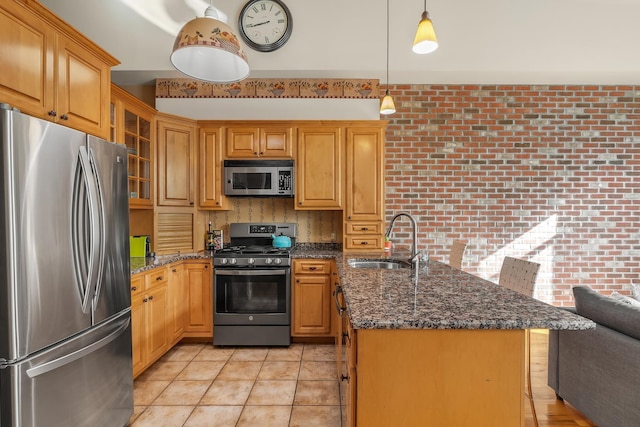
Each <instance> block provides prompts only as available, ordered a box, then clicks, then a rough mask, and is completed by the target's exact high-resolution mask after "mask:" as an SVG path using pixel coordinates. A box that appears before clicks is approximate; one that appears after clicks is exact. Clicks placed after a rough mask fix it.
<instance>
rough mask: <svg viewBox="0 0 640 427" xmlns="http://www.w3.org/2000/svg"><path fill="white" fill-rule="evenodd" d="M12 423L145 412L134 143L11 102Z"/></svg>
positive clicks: (6, 216)
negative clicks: (133, 239)
mask: <svg viewBox="0 0 640 427" xmlns="http://www.w3.org/2000/svg"><path fill="white" fill-rule="evenodd" d="M0 140H1V142H2V147H1V150H0V167H1V168H2V169H1V171H0V202H1V205H0V424H1V426H2V427H7V426H21V427H26V426H47V427H53V426H65V427H70V426H74V427H75V426H91V427H95V426H110V427H111V426H124V425H126V424H127V423H128V420H129V417H130V415H131V414H132V413H133V379H132V370H131V309H130V306H131V296H130V290H129V284H130V270H129V216H128V207H129V205H128V203H129V202H128V190H127V186H128V177H127V151H126V148H125V147H124V146H119V145H116V144H113V143H110V142H107V141H103V140H101V139H98V138H95V137H93V136H90V135H87V134H85V133H82V132H79V131H76V130H73V129H70V128H66V127H64V126H60V125H57V124H54V123H50V122H47V121H44V120H40V119H37V118H34V117H30V116H27V115H25V114H22V113H20V112H18V111H17V110H11V109H10V108H9V107H8V106H7V105H6V104H0Z"/></svg>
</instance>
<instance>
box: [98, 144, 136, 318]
mask: <svg viewBox="0 0 640 427" xmlns="http://www.w3.org/2000/svg"><path fill="white" fill-rule="evenodd" d="M88 147H89V150H88V153H89V159H90V161H91V167H92V172H93V174H94V176H95V179H96V187H97V192H98V193H99V195H98V198H99V200H100V203H99V204H100V210H101V212H100V216H101V218H102V222H101V230H100V234H101V236H102V237H101V239H100V248H99V252H100V256H101V262H99V263H98V264H97V265H98V266H99V268H100V272H99V274H98V278H99V281H98V282H97V284H96V292H95V295H94V299H93V309H94V323H99V322H102V321H104V320H105V319H108V318H109V317H111V316H113V315H114V314H116V313H119V312H120V311H122V310H124V309H125V308H127V307H129V306H131V291H130V278H131V270H130V268H129V197H128V192H127V188H128V187H127V186H128V180H127V179H128V177H127V149H126V147H125V146H123V145H117V144H113V143H111V142H107V141H104V140H101V139H98V138H95V137H93V136H89V143H88Z"/></svg>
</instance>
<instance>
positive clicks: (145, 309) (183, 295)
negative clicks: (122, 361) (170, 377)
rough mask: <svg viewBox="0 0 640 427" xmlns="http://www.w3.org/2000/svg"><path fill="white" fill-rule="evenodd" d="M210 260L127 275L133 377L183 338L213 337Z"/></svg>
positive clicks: (186, 262) (191, 261) (183, 263)
mask: <svg viewBox="0 0 640 427" xmlns="http://www.w3.org/2000/svg"><path fill="white" fill-rule="evenodd" d="M211 289H212V285H211V261H210V260H208V259H207V260H187V261H180V262H177V263H174V264H171V265H169V266H163V267H158V268H154V269H152V270H148V271H146V272H143V273H138V274H135V275H133V276H131V345H132V353H133V354H132V357H133V377H134V378H135V377H137V376H138V375H140V374H141V373H142V372H144V370H145V369H146V368H148V367H149V366H151V364H152V363H154V362H155V361H156V360H158V359H159V358H160V357H162V355H163V354H165V353H166V352H167V351H169V350H170V349H171V348H172V347H173V346H174V345H175V344H176V343H177V342H178V341H180V340H181V339H182V338H184V337H197V338H208V339H211V338H212V337H213V325H212V323H213V319H212V314H211V313H212V310H213V307H212V300H211Z"/></svg>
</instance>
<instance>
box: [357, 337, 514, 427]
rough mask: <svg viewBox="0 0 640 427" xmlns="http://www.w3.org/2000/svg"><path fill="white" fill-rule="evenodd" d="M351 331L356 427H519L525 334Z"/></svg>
mask: <svg viewBox="0 0 640 427" xmlns="http://www.w3.org/2000/svg"><path fill="white" fill-rule="evenodd" d="M354 332H355V334H354V335H355V339H354V340H353V341H354V342H353V346H354V347H355V348H352V349H351V351H352V353H351V357H354V356H355V357H354V358H355V359H356V360H355V363H354V364H355V376H356V378H357V382H356V384H357V386H356V391H355V402H354V403H355V405H354V406H355V408H353V409H355V411H356V413H355V417H354V418H355V423H356V425H358V426H369V427H371V426H403V427H409V426H420V427H428V426H434V427H435V426H438V427H440V426H456V427H465V426H469V427H483V426H487V427H501V426H504V427H517V426H523V425H524V374H525V331H524V330H470V329H464V330H457V329H456V330H452V329H443V330H435V329H420V330H413V329H403V330H397V329H396V330H394V329H361V330H357V331H354ZM352 363H353V362H352Z"/></svg>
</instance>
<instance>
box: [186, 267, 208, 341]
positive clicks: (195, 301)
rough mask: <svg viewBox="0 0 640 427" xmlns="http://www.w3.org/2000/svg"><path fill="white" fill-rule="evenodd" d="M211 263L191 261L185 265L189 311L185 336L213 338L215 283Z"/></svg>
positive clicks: (187, 311)
mask: <svg viewBox="0 0 640 427" xmlns="http://www.w3.org/2000/svg"><path fill="white" fill-rule="evenodd" d="M211 271H212V268H211V261H210V260H202V261H190V262H189V263H188V264H185V277H186V279H185V281H186V284H187V286H186V290H187V296H186V299H187V310H186V317H185V325H184V336H185V337H192V338H212V337H213V292H212V291H213V283H212V276H211Z"/></svg>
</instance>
